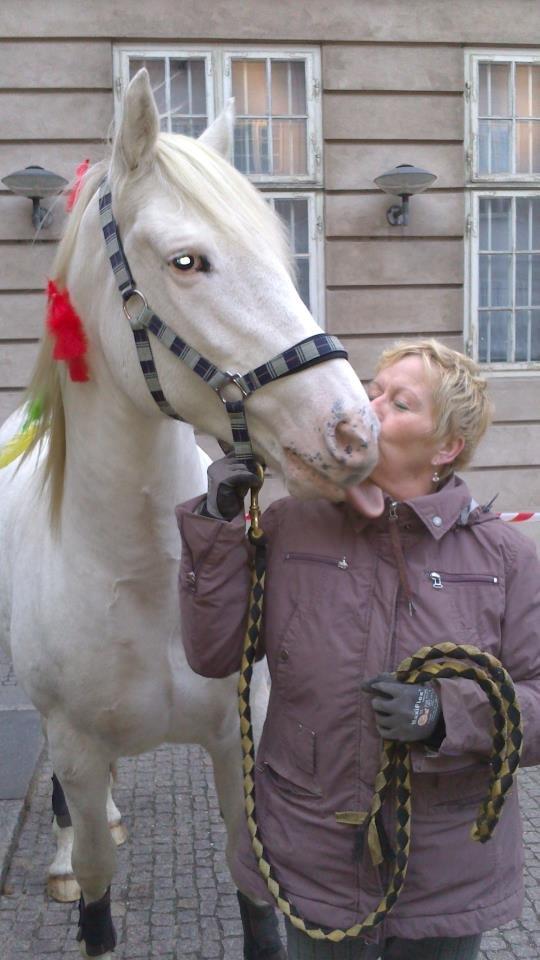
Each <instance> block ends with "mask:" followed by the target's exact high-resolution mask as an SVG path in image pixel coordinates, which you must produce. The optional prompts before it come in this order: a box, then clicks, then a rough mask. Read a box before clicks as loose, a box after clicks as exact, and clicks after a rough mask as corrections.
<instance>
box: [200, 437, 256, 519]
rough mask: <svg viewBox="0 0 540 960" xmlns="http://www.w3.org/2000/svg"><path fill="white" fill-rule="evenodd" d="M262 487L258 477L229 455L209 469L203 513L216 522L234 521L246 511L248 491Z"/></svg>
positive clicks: (211, 465) (212, 464)
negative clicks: (245, 500) (245, 504)
mask: <svg viewBox="0 0 540 960" xmlns="http://www.w3.org/2000/svg"><path fill="white" fill-rule="evenodd" d="M260 485H261V482H260V480H259V478H258V477H257V475H256V474H255V473H253V471H251V470H250V469H249V468H248V467H246V465H245V464H244V463H240V462H239V461H238V460H236V459H235V457H234V456H233V454H232V453H228V454H227V456H226V457H222V458H221V459H220V460H214V462H213V463H211V464H210V466H209V467H208V493H207V495H206V504H205V505H204V506H205V509H203V510H202V511H201V512H202V514H203V516H204V514H207V515H209V516H211V517H215V519H216V520H234V518H235V517H237V516H238V514H239V513H241V511H242V510H243V509H244V498H245V496H246V494H247V492H248V490H249V489H250V488H251V487H257V488H259V487H260Z"/></svg>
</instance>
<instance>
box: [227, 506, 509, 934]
mask: <svg viewBox="0 0 540 960" xmlns="http://www.w3.org/2000/svg"><path fill="white" fill-rule="evenodd" d="M252 503H253V499H252ZM255 509H257V507H255ZM256 516H257V521H256V524H255V528H254V529H253V528H252V530H251V531H250V539H251V540H252V543H253V544H254V546H255V558H254V564H253V569H252V575H251V595H250V602H249V611H248V624H247V629H246V635H245V641H244V651H243V656H242V664H241V668H240V679H239V685H238V704H239V713H240V732H241V741H242V754H243V768H244V797H245V810H246V818H247V825H248V829H249V833H250V835H251V843H252V847H253V851H254V853H255V856H256V858H257V863H258V866H259V870H260V872H261V874H262V876H263V877H264V879H265V881H266V885H267V887H268V890H269V891H270V893H271V894H272V896H273V898H274V900H275V902H276V904H277V906H278V907H279V909H280V910H281V911H282V912H283V913H284V914H285V916H286V917H287V918H288V920H289V921H290V923H291V924H292V925H293V926H294V927H296V928H297V929H299V930H301V931H303V932H304V933H306V934H307V935H308V936H309V937H311V938H312V939H314V940H330V941H333V942H334V943H339V942H340V941H341V940H344V939H345V938H346V937H358V936H361V935H362V934H363V933H365V932H366V931H368V930H371V929H373V927H376V926H377V925H378V924H380V923H381V922H382V921H383V920H384V918H385V917H386V916H387V914H388V913H389V911H390V910H391V909H392V907H393V906H394V904H395V903H396V900H397V899H398V896H399V894H400V892H401V889H402V887H403V883H404V881H405V877H406V874H407V866H408V860H409V850H410V844H411V778H410V774H411V760H410V749H409V745H408V744H406V743H402V742H400V741H395V740H384V741H383V749H382V755H381V765H380V769H379V772H378V774H377V776H376V778H375V785H374V793H373V801H372V804H371V809H370V810H369V811H368V812H360V811H359V812H356V811H349V812H347V811H345V812H342V813H337V814H336V816H337V818H338V820H339V821H340V822H342V823H350V824H363V827H364V829H367V839H368V844H369V849H370V852H371V857H372V860H373V862H374V864H376V865H377V864H379V863H381V862H382V861H383V859H384V857H383V852H382V847H383V840H382V839H381V838H382V836H383V835H382V831H381V829H380V825H381V813H382V805H383V802H384V799H385V796H386V795H387V793H388V792H389V789H390V788H392V790H393V792H394V794H395V815H396V830H395V853H394V855H393V873H392V876H391V878H390V882H389V885H388V889H387V891H386V893H385V895H384V897H383V898H382V900H381V901H380V903H379V904H378V905H377V907H376V908H375V909H374V910H373V911H372V912H371V913H370V914H369V915H368V916H367V917H366V918H365V919H364V920H363V921H361V922H359V923H355V924H354V925H353V926H351V927H349V928H348V929H346V930H326V929H323V928H321V927H317V926H316V925H314V924H310V923H309V922H308V921H305V920H303V919H302V917H301V916H300V914H299V913H298V911H297V910H296V908H295V906H294V904H292V903H290V901H289V900H288V899H287V897H286V895H285V893H284V891H283V890H282V889H281V887H280V884H279V882H278V880H277V879H276V876H275V873H274V870H273V868H272V866H271V864H270V862H269V858H268V854H267V852H266V850H265V847H264V844H263V841H262V839H261V835H260V831H259V827H258V824H257V820H256V805H255V779H254V769H255V746H254V742H253V730H252V725H251V714H250V704H249V688H250V681H251V675H252V671H253V663H254V660H255V657H256V653H257V645H258V641H259V632H260V624H261V617H262V609H263V599H264V581H265V573H266V549H265V538H264V534H263V532H262V530H261V529H260V527H259V525H258V514H257V515H256ZM396 676H397V679H398V680H400V681H401V682H403V683H426V682H428V681H430V680H434V679H443V678H448V677H461V678H465V679H469V680H474V681H475V682H476V683H477V684H478V685H479V686H480V687H481V688H482V690H484V691H485V693H486V694H487V697H488V700H489V703H490V706H491V708H492V710H493V724H494V733H493V749H492V754H491V770H492V773H491V777H490V782H489V786H488V790H487V794H486V798H485V800H484V801H483V803H482V804H481V805H480V808H479V811H478V815H477V818H476V821H475V823H474V824H473V826H472V829H471V838H472V839H473V840H477V841H479V842H480V843H485V842H486V841H488V840H489V839H490V838H491V836H492V835H493V831H494V829H495V827H496V826H497V823H498V820H499V816H500V813H501V809H502V806H503V804H504V800H505V797H506V794H507V793H508V791H509V790H510V788H511V786H512V783H513V779H514V775H515V773H516V770H517V767H518V765H519V758H520V753H521V745H522V739H523V737H522V730H521V715H520V711H519V706H518V704H517V701H516V695H515V691H514V686H513V683H512V680H511V679H510V676H509V674H508V673H507V671H506V670H505V669H504V667H503V666H502V665H501V663H500V662H499V660H497V659H496V657H493V656H491V654H488V653H484V652H482V651H481V650H479V649H478V648H477V647H473V646H468V645H465V644H461V645H460V644H454V643H437V644H435V645H433V646H427V647H423V648H422V649H421V650H419V651H418V652H417V653H416V654H415V655H414V656H413V657H409V658H407V659H406V660H404V661H403V662H402V663H401V664H400V665H399V667H398V669H397V671H396Z"/></svg>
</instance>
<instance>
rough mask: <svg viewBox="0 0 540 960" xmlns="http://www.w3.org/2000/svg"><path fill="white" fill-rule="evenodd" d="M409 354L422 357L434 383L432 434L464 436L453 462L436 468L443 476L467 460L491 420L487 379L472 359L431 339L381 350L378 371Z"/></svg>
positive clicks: (441, 437)
mask: <svg viewBox="0 0 540 960" xmlns="http://www.w3.org/2000/svg"><path fill="white" fill-rule="evenodd" d="M411 356H413V357H422V360H423V362H424V365H425V367H426V372H427V374H428V376H429V378H430V379H431V381H432V383H433V410H434V415H435V438H436V439H438V440H441V441H444V440H456V439H458V438H459V437H462V438H463V440H464V446H463V450H462V451H461V453H459V454H458V456H457V457H456V459H455V460H454V462H453V463H451V464H447V465H446V466H444V467H443V468H442V469H441V470H440V471H439V472H440V475H441V477H445V476H448V474H450V473H452V471H453V470H454V469H462V468H463V467H465V466H466V465H467V464H468V463H469V462H470V460H471V459H472V457H473V454H474V452H475V450H476V447H477V446H478V443H479V442H480V440H481V439H482V437H483V436H484V433H485V432H486V430H487V428H488V426H489V424H490V423H491V419H492V416H493V406H492V403H491V400H490V399H489V397H488V392H487V389H488V385H487V381H486V379H485V378H484V377H482V376H481V375H480V368H479V366H478V365H477V364H476V363H475V362H474V360H471V359H470V358H469V357H466V356H465V354H463V353H459V352H458V351H457V350H452V349H451V348H450V347H446V346H445V345H444V344H443V343H440V342H439V341H438V340H434V339H425V340H400V341H398V342H397V343H395V344H394V345H393V346H392V347H390V348H389V349H388V350H384V351H383V353H382V354H381V356H380V358H379V361H378V364H377V373H378V372H379V370H384V368H385V367H390V366H392V364H394V363H397V362H398V361H399V360H403V358H404V357H411Z"/></svg>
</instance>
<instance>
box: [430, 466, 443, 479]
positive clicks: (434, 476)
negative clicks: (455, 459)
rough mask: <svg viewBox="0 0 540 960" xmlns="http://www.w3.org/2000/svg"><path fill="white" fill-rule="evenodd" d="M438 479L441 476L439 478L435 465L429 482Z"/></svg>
mask: <svg viewBox="0 0 540 960" xmlns="http://www.w3.org/2000/svg"><path fill="white" fill-rule="evenodd" d="M440 479H441V478H440V476H439V473H438V471H437V467H435V469H434V471H433V476H432V478H431V482H432V483H439V481H440Z"/></svg>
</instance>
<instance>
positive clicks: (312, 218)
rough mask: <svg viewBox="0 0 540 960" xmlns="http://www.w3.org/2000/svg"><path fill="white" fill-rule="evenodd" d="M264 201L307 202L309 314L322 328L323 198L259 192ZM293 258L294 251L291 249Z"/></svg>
mask: <svg viewBox="0 0 540 960" xmlns="http://www.w3.org/2000/svg"><path fill="white" fill-rule="evenodd" d="M261 193H262V194H263V196H264V197H265V199H267V200H269V199H272V200H298V199H300V200H307V201H308V231H309V232H308V236H309V262H310V266H311V265H313V269H310V272H309V303H310V308H309V309H310V313H311V315H312V317H313V319H314V320H316V322H317V323H318V324H319V326H321V327H323V326H324V305H325V288H324V284H323V283H321V277H322V278H324V229H323V197H322V194H320V193H317V192H316V191H314V190H311V191H307V190H302V191H300V190H264V191H261ZM293 256H294V249H293Z"/></svg>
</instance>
